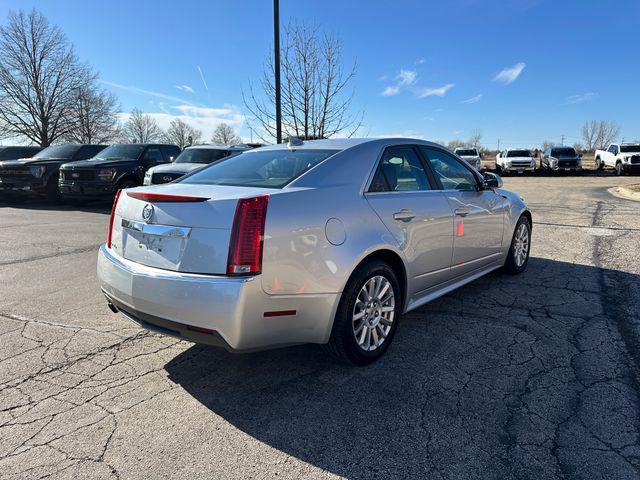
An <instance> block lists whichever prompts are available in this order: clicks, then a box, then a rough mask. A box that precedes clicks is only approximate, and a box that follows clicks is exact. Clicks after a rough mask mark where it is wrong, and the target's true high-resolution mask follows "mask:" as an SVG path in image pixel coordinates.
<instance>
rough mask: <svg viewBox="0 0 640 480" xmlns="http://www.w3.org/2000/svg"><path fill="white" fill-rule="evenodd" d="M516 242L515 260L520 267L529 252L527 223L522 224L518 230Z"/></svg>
mask: <svg viewBox="0 0 640 480" xmlns="http://www.w3.org/2000/svg"><path fill="white" fill-rule="evenodd" d="M514 240H515V242H514V245H513V260H514V261H515V262H516V265H517V266H518V267H521V266H522V265H524V262H525V261H526V260H527V254H528V253H529V227H528V226H527V224H526V223H522V224H520V226H519V227H518V230H516V235H515V239H514Z"/></svg>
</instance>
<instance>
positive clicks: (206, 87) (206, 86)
mask: <svg viewBox="0 0 640 480" xmlns="http://www.w3.org/2000/svg"><path fill="white" fill-rule="evenodd" d="M196 66H197V67H198V72H200V80H202V85H204V89H205V90H206V91H207V92H208V91H209V85H207V81H206V80H205V79H204V73H202V69H201V68H200V65H196Z"/></svg>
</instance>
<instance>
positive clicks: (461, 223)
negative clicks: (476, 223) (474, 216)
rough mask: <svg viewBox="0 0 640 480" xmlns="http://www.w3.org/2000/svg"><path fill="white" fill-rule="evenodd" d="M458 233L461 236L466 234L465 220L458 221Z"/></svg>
mask: <svg viewBox="0 0 640 480" xmlns="http://www.w3.org/2000/svg"><path fill="white" fill-rule="evenodd" d="M457 235H458V236H459V237H462V236H463V235H464V220H460V221H459V222H458V233H457Z"/></svg>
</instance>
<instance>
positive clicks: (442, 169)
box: [420, 147, 478, 190]
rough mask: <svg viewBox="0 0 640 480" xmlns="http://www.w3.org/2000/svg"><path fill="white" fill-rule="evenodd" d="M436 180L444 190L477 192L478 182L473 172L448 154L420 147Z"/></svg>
mask: <svg viewBox="0 0 640 480" xmlns="http://www.w3.org/2000/svg"><path fill="white" fill-rule="evenodd" d="M420 148H421V149H422V151H423V152H424V154H425V156H426V157H427V158H428V159H429V164H430V165H431V168H432V169H433V171H434V173H435V175H436V178H437V179H438V181H439V182H440V184H441V185H442V188H443V189H444V190H477V189H478V180H477V178H476V176H475V174H474V173H473V171H472V170H471V169H470V168H468V167H467V166H466V165H463V164H462V163H461V162H460V161H458V159H457V158H455V157H452V156H451V155H449V154H448V153H445V152H443V151H441V150H436V149H434V148H429V147H420Z"/></svg>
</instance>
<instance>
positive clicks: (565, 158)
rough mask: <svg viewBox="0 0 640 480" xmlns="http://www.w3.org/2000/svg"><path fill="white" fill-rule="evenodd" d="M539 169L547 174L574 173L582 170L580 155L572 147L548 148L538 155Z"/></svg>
mask: <svg viewBox="0 0 640 480" xmlns="http://www.w3.org/2000/svg"><path fill="white" fill-rule="evenodd" d="M540 168H541V169H542V170H545V171H547V172H550V171H551V172H574V173H578V172H580V171H581V170H582V155H580V154H578V153H577V152H576V150H575V149H574V148H573V147H564V146H549V147H547V149H546V150H545V151H544V152H541V153H540Z"/></svg>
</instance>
